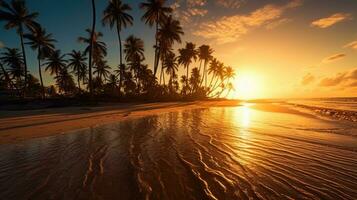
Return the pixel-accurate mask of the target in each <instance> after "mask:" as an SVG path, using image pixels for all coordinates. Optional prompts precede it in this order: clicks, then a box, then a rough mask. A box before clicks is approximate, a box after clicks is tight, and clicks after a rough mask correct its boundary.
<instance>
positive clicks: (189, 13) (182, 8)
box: [171, 0, 208, 25]
mask: <svg viewBox="0 0 357 200" xmlns="http://www.w3.org/2000/svg"><path fill="white" fill-rule="evenodd" d="M206 4H207V0H176V1H175V2H174V3H173V4H171V8H172V9H173V10H174V14H175V16H176V17H177V18H178V19H180V21H181V23H182V24H183V25H188V24H191V23H192V22H193V21H195V20H196V19H197V18H199V17H204V16H206V14H207V13H208V10H207V9H206V8H205V7H206Z"/></svg>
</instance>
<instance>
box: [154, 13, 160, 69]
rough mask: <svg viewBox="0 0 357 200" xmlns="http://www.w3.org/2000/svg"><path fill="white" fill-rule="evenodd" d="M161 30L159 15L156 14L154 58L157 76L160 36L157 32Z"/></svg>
mask: <svg viewBox="0 0 357 200" xmlns="http://www.w3.org/2000/svg"><path fill="white" fill-rule="evenodd" d="M158 32H159V15H157V16H156V33H155V58H154V76H156V72H157V66H158V65H157V64H158V62H157V59H158V57H157V45H158V38H157V33H158Z"/></svg>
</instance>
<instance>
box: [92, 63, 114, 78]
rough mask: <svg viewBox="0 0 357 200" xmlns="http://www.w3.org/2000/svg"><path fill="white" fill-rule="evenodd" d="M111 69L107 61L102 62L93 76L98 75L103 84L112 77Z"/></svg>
mask: <svg viewBox="0 0 357 200" xmlns="http://www.w3.org/2000/svg"><path fill="white" fill-rule="evenodd" d="M109 69H110V67H109V66H108V64H107V61H105V60H100V61H99V62H98V64H97V65H96V66H95V70H94V72H93V74H97V76H98V77H99V79H100V80H101V82H102V83H103V78H104V80H106V79H107V78H108V76H109V75H110V71H109Z"/></svg>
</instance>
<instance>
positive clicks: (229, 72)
mask: <svg viewBox="0 0 357 200" xmlns="http://www.w3.org/2000/svg"><path fill="white" fill-rule="evenodd" d="M235 76H236V74H235V72H234V70H233V68H232V67H224V71H223V77H222V79H221V83H220V84H219V85H218V86H220V87H221V88H222V90H221V91H220V92H218V93H217V95H216V96H218V97H219V96H221V94H222V93H223V92H224V91H225V90H227V89H228V93H229V92H230V91H231V90H232V89H234V88H233V85H232V83H231V82H230V80H231V79H232V78H234V77H235ZM225 82H226V83H225ZM218 86H217V87H216V88H213V89H212V91H214V90H216V89H217V88H218Z"/></svg>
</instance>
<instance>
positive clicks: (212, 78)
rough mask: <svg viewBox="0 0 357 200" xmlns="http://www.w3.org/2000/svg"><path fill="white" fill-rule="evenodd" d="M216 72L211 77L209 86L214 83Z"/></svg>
mask: <svg viewBox="0 0 357 200" xmlns="http://www.w3.org/2000/svg"><path fill="white" fill-rule="evenodd" d="M214 77H215V76H214V74H212V77H211V81H210V83H209V86H208V87H211V86H212V83H213V80H214Z"/></svg>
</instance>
